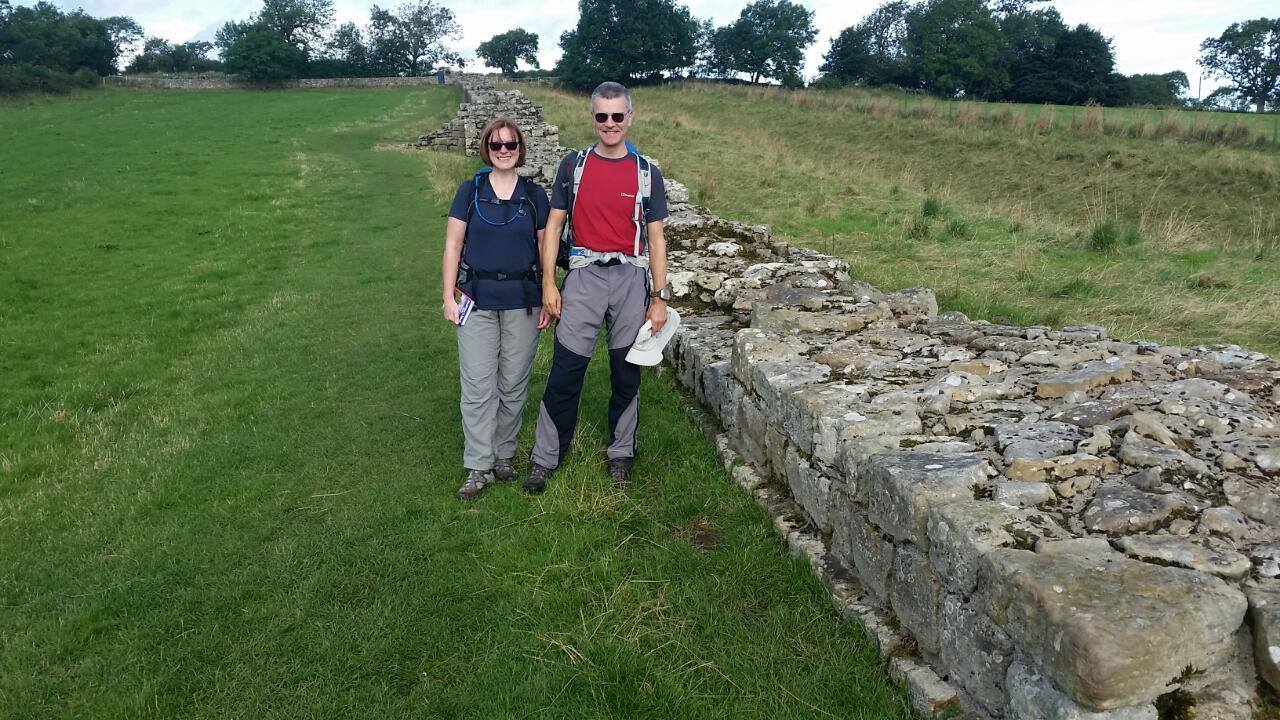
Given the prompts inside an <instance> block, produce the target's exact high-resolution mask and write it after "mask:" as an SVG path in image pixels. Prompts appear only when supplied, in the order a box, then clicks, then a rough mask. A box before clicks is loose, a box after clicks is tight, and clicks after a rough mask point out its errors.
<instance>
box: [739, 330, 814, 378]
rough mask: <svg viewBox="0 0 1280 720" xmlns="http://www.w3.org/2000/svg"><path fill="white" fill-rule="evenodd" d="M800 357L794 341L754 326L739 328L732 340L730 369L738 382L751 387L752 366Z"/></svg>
mask: <svg viewBox="0 0 1280 720" xmlns="http://www.w3.org/2000/svg"><path fill="white" fill-rule="evenodd" d="M799 357H800V353H799V351H798V350H797V349H796V347H795V345H794V343H785V342H782V341H781V340H779V339H778V338H776V337H773V336H771V335H769V334H767V333H765V332H763V331H760V330H756V329H754V328H745V329H743V330H739V331H738V334H737V335H736V336H734V340H733V356H732V358H731V360H730V369H731V370H732V372H733V376H734V377H735V378H737V380H738V382H740V383H742V385H743V387H745V388H746V389H747V390H751V389H752V385H751V383H752V368H753V367H755V366H756V365H757V364H759V363H766V362H767V363H779V362H784V361H788V360H795V359H797V358H799Z"/></svg>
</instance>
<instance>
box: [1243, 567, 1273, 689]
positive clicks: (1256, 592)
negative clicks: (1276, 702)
mask: <svg viewBox="0 0 1280 720" xmlns="http://www.w3.org/2000/svg"><path fill="white" fill-rule="evenodd" d="M1245 593H1246V594H1247V595H1248V596H1249V625H1250V626H1251V627H1252V629H1253V643H1254V645H1253V656H1254V662H1256V663H1257V665H1258V674H1259V675H1261V676H1262V679H1263V680H1266V681H1267V684H1269V685H1270V686H1271V687H1272V688H1275V689H1276V690H1280V583H1274V582H1272V583H1269V584H1268V585H1266V586H1256V585H1255V586H1252V587H1247V588H1245Z"/></svg>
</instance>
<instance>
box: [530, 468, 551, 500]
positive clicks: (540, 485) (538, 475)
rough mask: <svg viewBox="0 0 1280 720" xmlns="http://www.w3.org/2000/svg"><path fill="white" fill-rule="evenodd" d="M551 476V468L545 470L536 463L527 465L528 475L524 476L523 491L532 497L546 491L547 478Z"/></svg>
mask: <svg viewBox="0 0 1280 720" xmlns="http://www.w3.org/2000/svg"><path fill="white" fill-rule="evenodd" d="M550 475H551V468H545V467H542V466H541V465H539V464H538V463H536V462H530V463H529V474H528V475H525V476H524V485H523V487H524V491H525V492H527V493H530V494H532V495H537V494H539V493H541V492H542V491H543V490H546V489H547V478H548V477H549V476H550Z"/></svg>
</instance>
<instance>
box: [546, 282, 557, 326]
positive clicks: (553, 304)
mask: <svg viewBox="0 0 1280 720" xmlns="http://www.w3.org/2000/svg"><path fill="white" fill-rule="evenodd" d="M542 311H543V312H545V313H547V314H548V315H550V316H551V317H553V318H555V319H557V320H559V319H560V289H559V288H557V287H556V286H554V285H551V286H549V287H543V288H542Z"/></svg>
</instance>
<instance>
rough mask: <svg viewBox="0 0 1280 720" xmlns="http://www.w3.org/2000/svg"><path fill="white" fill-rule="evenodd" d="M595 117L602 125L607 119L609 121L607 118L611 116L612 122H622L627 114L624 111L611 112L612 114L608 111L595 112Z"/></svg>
mask: <svg viewBox="0 0 1280 720" xmlns="http://www.w3.org/2000/svg"><path fill="white" fill-rule="evenodd" d="M595 118H596V122H598V123H600V124H601V125H603V124H605V123H606V122H608V121H609V118H613V121H614V122H616V123H620V122H622V121H623V120H626V119H627V114H626V113H613V114H612V115H610V114H609V113H596V114H595Z"/></svg>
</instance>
